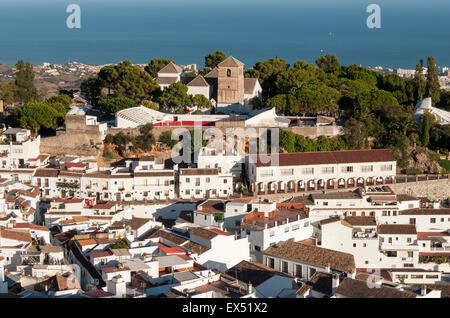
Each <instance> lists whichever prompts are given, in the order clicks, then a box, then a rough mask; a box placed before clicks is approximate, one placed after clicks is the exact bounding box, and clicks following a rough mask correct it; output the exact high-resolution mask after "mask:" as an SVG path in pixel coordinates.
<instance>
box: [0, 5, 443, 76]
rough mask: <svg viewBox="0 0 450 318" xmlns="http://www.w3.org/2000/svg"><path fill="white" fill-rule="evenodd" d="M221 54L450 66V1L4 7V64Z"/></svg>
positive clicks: (0, 59)
mask: <svg viewBox="0 0 450 318" xmlns="http://www.w3.org/2000/svg"><path fill="white" fill-rule="evenodd" d="M71 3H74V4H78V5H79V6H80V8H81V28H80V29H69V28H68V27H67V26H66V19H67V17H68V16H69V13H66V8H67V6H68V5H69V4H71ZM371 3H376V4H378V5H379V6H380V8H381V28H380V29H369V28H368V27H367V26H366V19H367V17H368V16H369V13H367V12H366V8H367V6H368V5H369V4H371ZM215 50H223V51H225V52H226V53H227V54H231V55H233V56H235V57H236V58H238V59H240V60H241V61H243V62H244V63H246V66H247V67H250V66H252V65H254V64H255V62H257V61H262V60H265V59H268V58H272V57H275V56H278V57H280V58H285V59H287V60H288V62H289V63H293V62H295V61H298V60H305V61H308V62H314V61H315V59H316V58H317V57H318V56H320V55H322V54H325V53H335V54H337V55H338V57H339V58H340V60H341V62H342V63H343V64H352V63H356V64H362V65H368V66H377V65H381V66H386V67H405V68H414V67H415V65H416V64H417V63H418V61H419V60H420V59H421V58H422V59H424V60H426V58H427V56H429V55H433V56H434V57H435V58H436V60H437V63H438V65H440V66H450V0H369V1H361V0H296V1H294V0H226V1H218V0H191V1H188V0H165V1H160V0H70V1H67V0H0V63H5V64H10V65H12V64H15V63H16V61H17V60H18V59H24V60H27V61H30V62H32V63H34V64H41V63H42V62H52V63H66V62H68V61H78V62H83V63H89V64H106V63H115V62H118V61H122V60H131V61H132V62H133V63H139V64H140V63H148V62H149V61H150V60H151V59H152V58H155V57H165V58H171V59H174V60H175V61H176V62H177V63H179V64H191V63H197V64H198V65H199V67H201V66H203V63H204V56H205V55H206V54H208V53H210V52H213V51H215Z"/></svg>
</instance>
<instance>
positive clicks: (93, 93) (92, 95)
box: [80, 76, 105, 105]
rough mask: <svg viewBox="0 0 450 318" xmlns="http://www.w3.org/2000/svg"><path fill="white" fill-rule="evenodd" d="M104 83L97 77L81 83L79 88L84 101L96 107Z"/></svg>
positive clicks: (91, 77)
mask: <svg viewBox="0 0 450 318" xmlns="http://www.w3.org/2000/svg"><path fill="white" fill-rule="evenodd" d="M104 85H105V82H104V81H103V80H102V79H100V78H99V77H98V76H90V77H89V78H88V79H87V80H85V81H83V82H82V83H81V86H80V90H81V93H82V94H83V95H84V96H85V97H86V99H87V100H88V101H89V102H90V103H91V104H93V105H97V100H98V99H99V97H100V95H101V93H102V88H103V86H104Z"/></svg>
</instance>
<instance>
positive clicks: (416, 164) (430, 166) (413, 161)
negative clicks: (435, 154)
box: [408, 148, 442, 173]
mask: <svg viewBox="0 0 450 318" xmlns="http://www.w3.org/2000/svg"><path fill="white" fill-rule="evenodd" d="M408 152H409V153H410V155H409V160H408V166H409V168H410V169H413V170H417V171H420V172H422V173H442V167H441V166H440V165H439V164H438V163H437V162H436V161H434V160H433V159H432V158H431V157H430V155H429V154H428V153H427V152H426V151H425V150H418V149H414V148H411V149H408Z"/></svg>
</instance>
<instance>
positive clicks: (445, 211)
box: [398, 208, 450, 215]
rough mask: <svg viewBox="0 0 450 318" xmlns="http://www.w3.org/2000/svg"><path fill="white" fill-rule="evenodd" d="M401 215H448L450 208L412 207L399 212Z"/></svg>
mask: <svg viewBox="0 0 450 318" xmlns="http://www.w3.org/2000/svg"><path fill="white" fill-rule="evenodd" d="M398 213H399V214H400V215H448V214H450V209H449V208H447V209H410V210H403V211H399V212H398Z"/></svg>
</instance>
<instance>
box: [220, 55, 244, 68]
mask: <svg viewBox="0 0 450 318" xmlns="http://www.w3.org/2000/svg"><path fill="white" fill-rule="evenodd" d="M240 66H244V63H242V62H241V61H239V60H238V59H236V58H234V57H232V56H229V57H227V58H226V59H225V60H223V61H222V62H220V63H219V64H218V65H217V67H240Z"/></svg>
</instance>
